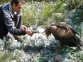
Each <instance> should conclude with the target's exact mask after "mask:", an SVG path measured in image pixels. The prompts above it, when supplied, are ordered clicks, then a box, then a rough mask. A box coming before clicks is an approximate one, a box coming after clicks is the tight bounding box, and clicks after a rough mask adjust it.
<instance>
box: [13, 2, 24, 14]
mask: <svg viewBox="0 0 83 62" xmlns="http://www.w3.org/2000/svg"><path fill="white" fill-rule="evenodd" d="M22 7H23V4H22V3H18V5H15V3H14V4H13V5H12V9H13V11H14V12H17V13H18V12H20V11H21V10H22Z"/></svg>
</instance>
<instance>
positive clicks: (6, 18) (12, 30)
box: [3, 9, 26, 35]
mask: <svg viewBox="0 0 83 62" xmlns="http://www.w3.org/2000/svg"><path fill="white" fill-rule="evenodd" d="M3 14H4V21H5V24H6V26H7V29H8V32H10V33H11V34H13V35H25V34H26V31H25V30H23V29H17V28H16V27H15V24H14V21H13V19H12V17H13V16H12V14H11V13H10V12H9V11H8V10H6V9H3Z"/></svg>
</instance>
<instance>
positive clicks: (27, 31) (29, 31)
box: [26, 30, 34, 36]
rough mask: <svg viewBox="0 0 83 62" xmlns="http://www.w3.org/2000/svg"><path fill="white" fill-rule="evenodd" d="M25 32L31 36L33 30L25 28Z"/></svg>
mask: <svg viewBox="0 0 83 62" xmlns="http://www.w3.org/2000/svg"><path fill="white" fill-rule="evenodd" d="M26 34H28V35H30V36H32V35H33V34H34V32H33V31H32V30H26Z"/></svg>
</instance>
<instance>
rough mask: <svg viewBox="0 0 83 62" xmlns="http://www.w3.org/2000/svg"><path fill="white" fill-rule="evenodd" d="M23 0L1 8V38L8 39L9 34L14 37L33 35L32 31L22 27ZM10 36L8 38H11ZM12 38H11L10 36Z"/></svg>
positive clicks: (15, 0) (13, 0)
mask: <svg viewBox="0 0 83 62" xmlns="http://www.w3.org/2000/svg"><path fill="white" fill-rule="evenodd" d="M23 4H24V1H23V0H11V2H8V3H6V4H4V5H2V6H1V7H0V38H1V39H3V37H6V36H7V34H8V33H9V34H10V35H11V34H12V35H14V36H18V35H19V36H21V35H25V34H28V35H30V36H31V35H33V32H32V31H31V30H27V29H26V26H24V25H22V7H23ZM10 35H8V36H10ZM10 37H11V36H10Z"/></svg>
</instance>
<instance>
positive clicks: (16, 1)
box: [11, 0, 24, 5]
mask: <svg viewBox="0 0 83 62" xmlns="http://www.w3.org/2000/svg"><path fill="white" fill-rule="evenodd" d="M20 2H21V3H22V4H24V0H11V5H13V3H15V5H18V3H20Z"/></svg>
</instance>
